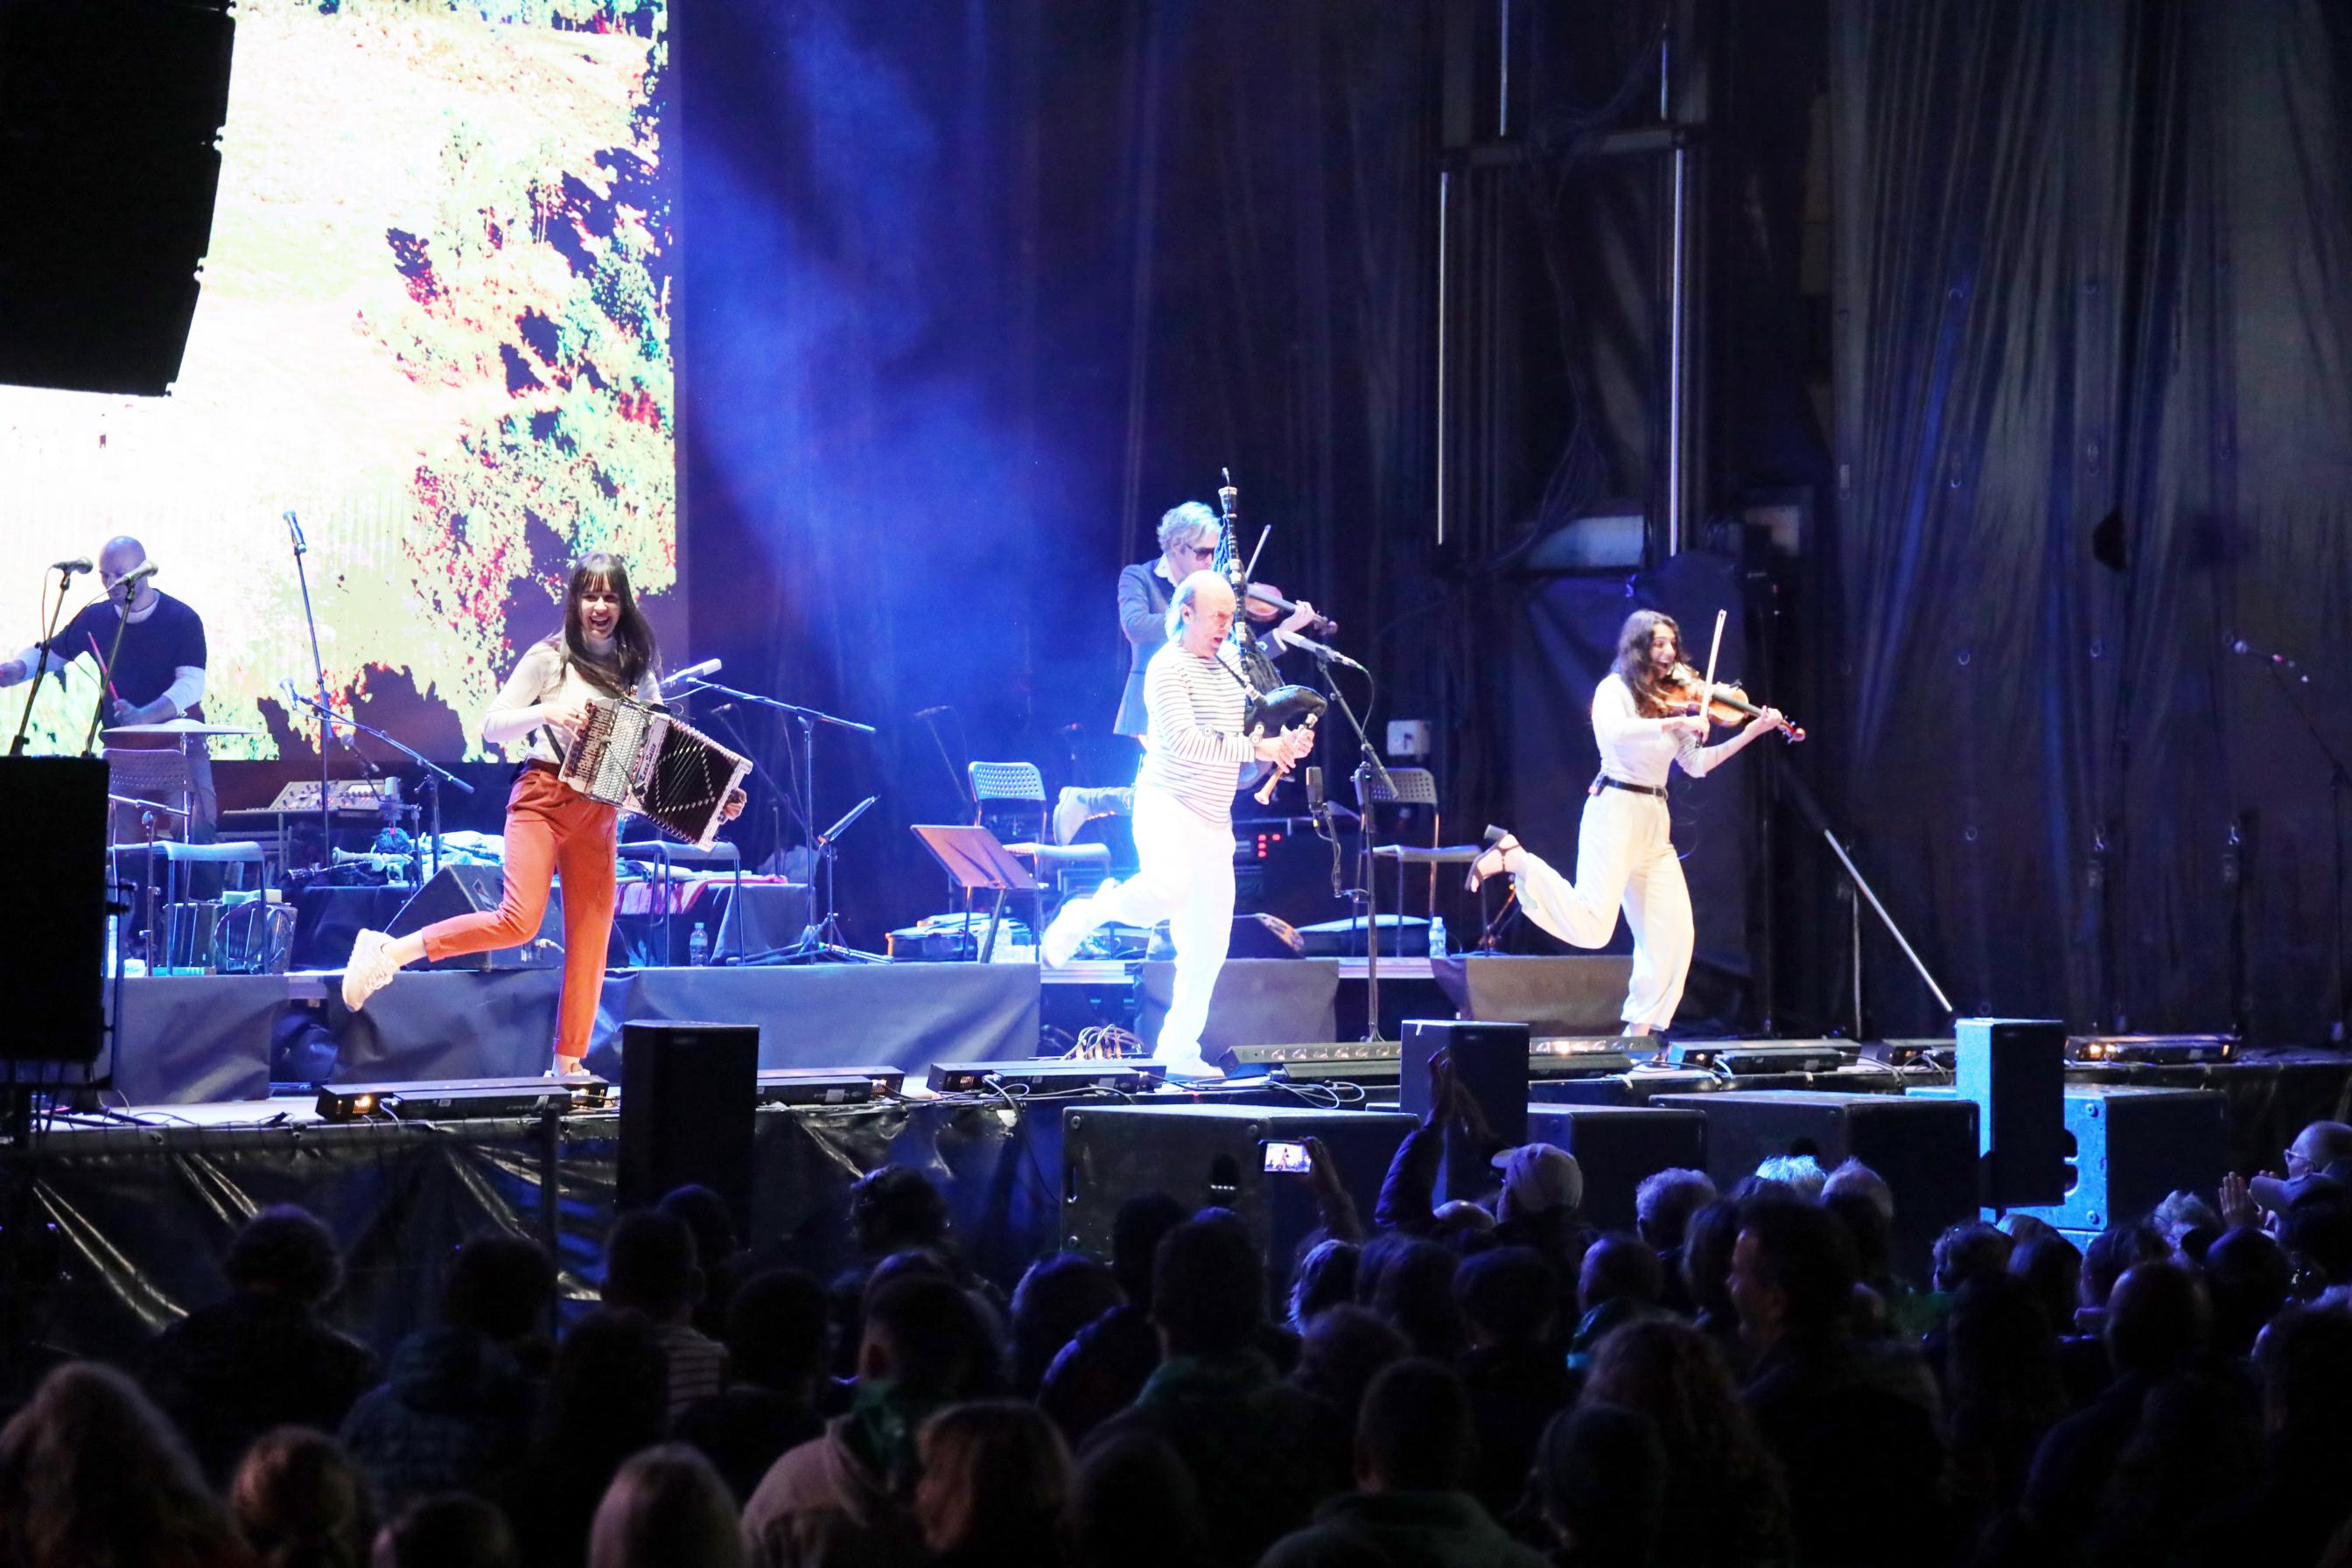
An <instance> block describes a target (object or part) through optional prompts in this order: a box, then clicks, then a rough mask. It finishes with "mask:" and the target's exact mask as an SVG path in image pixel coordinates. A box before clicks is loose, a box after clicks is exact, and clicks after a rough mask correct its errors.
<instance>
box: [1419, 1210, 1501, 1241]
mask: <svg viewBox="0 0 2352 1568" xmlns="http://www.w3.org/2000/svg"><path fill="white" fill-rule="evenodd" d="M1429 1219H1430V1230H1429V1234H1430V1235H1431V1237H1433V1238H1434V1239H1436V1240H1438V1241H1441V1242H1443V1243H1444V1244H1445V1245H1446V1246H1448V1247H1454V1248H1456V1249H1458V1248H1460V1247H1463V1246H1465V1245H1466V1244H1467V1242H1468V1240H1469V1238H1471V1237H1479V1236H1484V1235H1486V1233H1487V1232H1488V1231H1490V1230H1493V1229H1494V1228H1495V1225H1496V1220H1495V1211H1494V1210H1493V1209H1490V1208H1488V1207H1487V1206H1486V1205H1484V1204H1476V1203H1472V1202H1471V1201H1470V1200H1469V1199H1468V1198H1454V1199H1451V1200H1449V1201H1447V1202H1445V1203H1442V1204H1440V1205H1437V1206H1436V1207H1435V1208H1434V1209H1432V1210H1431V1211H1430V1215H1429Z"/></svg>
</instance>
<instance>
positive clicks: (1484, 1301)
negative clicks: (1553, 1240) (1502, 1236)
mask: <svg viewBox="0 0 2352 1568" xmlns="http://www.w3.org/2000/svg"><path fill="white" fill-rule="evenodd" d="M1643 1250H1644V1251H1647V1250H1648V1249H1647V1248H1646V1247H1645V1248H1643ZM1649 1256H1650V1262H1651V1267H1652V1268H1656V1266H1657V1254H1655V1253H1654V1252H1653V1253H1650V1255H1649ZM1591 1267H1592V1255H1591V1253H1587V1254H1585V1268H1587V1269H1588V1270H1589V1269H1590V1268H1591ZM1454 1301H1455V1302H1456V1303H1457V1304H1458V1305H1459V1306H1460V1307H1461V1309H1462V1319H1463V1322H1464V1324H1465V1327H1466V1328H1467V1330H1468V1333H1469V1339H1470V1343H1471V1345H1472V1346H1473V1347H1478V1346H1485V1345H1500V1344H1533V1343H1535V1342H1538V1341H1539V1340H1541V1339H1542V1338H1543V1337H1544V1336H1545V1335H1546V1334H1547V1333H1549V1332H1550V1331H1551V1329H1552V1327H1553V1323H1552V1320H1553V1317H1554V1315H1555V1313H1554V1308H1555V1305H1556V1304H1557V1303H1558V1301H1559V1275H1558V1274H1557V1273H1555V1272H1554V1271H1553V1269H1552V1266H1551V1264H1550V1262H1549V1260H1547V1259H1546V1258H1545V1257H1544V1255H1543V1254H1542V1253H1540V1252H1538V1251H1537V1250H1536V1249H1535V1248H1534V1247H1490V1248H1488V1249H1487V1250H1486V1251H1485V1252H1479V1253H1473V1254H1472V1255H1471V1256H1470V1257H1468V1258H1464V1259H1463V1260H1462V1264H1461V1267H1460V1268H1456V1269H1455V1270H1454Z"/></svg>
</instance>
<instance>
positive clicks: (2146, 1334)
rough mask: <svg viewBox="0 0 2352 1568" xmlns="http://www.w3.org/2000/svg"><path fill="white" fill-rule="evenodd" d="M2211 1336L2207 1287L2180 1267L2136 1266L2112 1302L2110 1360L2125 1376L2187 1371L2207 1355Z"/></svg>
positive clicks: (2109, 1304) (2109, 1301) (2160, 1264)
mask: <svg viewBox="0 0 2352 1568" xmlns="http://www.w3.org/2000/svg"><path fill="white" fill-rule="evenodd" d="M2212 1332H2213V1311H2212V1308H2211V1307H2210V1305H2209V1304H2208V1303H2207V1301H2206V1300H2205V1287H2204V1286H2203V1285H2202V1284H2200V1282H2199V1281H2198V1279H2197V1276H2195V1275H2194V1274H2191V1273H2190V1272H2189V1270H2188V1269H2186V1268H2182V1267H2180V1265H2179V1264H2177V1263H2171V1262H2165V1261H2159V1262H2155V1263H2140V1264H2135V1265H2134V1266H2133V1267H2132V1268H2127V1269H2126V1270H2125V1271H2124V1277H2123V1278H2122V1279H2118V1280H2116V1288H2115V1290H2114V1291H2113V1292H2112V1293H2111V1294H2110V1295H2109V1296H2108V1298H2107V1330H2106V1335H2107V1360H2108V1361H2109V1362H2110V1363H2113V1365H2114V1366H2115V1369H2116V1372H2117V1373H2122V1374H2125V1375H2131V1374H2135V1373H2137V1374H2139V1375H2141V1376H2145V1377H2150V1378H2159V1377H2169V1376H2171V1375H2172V1374H2173V1373H2177V1372H2185V1371H2187V1370H2189V1368H2190V1367H2191V1366H2193V1365H2195V1364H2196V1363H2197V1361H2198V1360H2199V1358H2200V1357H2201V1356H2203V1355H2204V1353H2205V1349H2206V1345H2207V1343H2208V1342H2210V1339H2211V1337H2212Z"/></svg>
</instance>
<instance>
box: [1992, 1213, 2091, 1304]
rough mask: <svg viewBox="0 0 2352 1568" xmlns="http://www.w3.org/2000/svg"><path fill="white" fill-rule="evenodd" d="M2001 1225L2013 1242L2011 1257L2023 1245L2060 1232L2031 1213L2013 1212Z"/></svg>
mask: <svg viewBox="0 0 2352 1568" xmlns="http://www.w3.org/2000/svg"><path fill="white" fill-rule="evenodd" d="M2000 1227H2001V1229H2003V1230H2005V1231H2007V1232H2009V1239H2010V1241H2011V1243H2012V1244H2013V1245H2012V1246H2011V1248H2010V1254H2009V1255H2010V1256H2011V1258H2014V1257H2016V1256H2017V1248H2018V1247H2023V1246H2024V1245H2025V1244H2026V1243H2027V1242H2029V1241H2040V1240H2042V1238H2043V1237H2052V1236H2056V1235H2057V1234H2058V1227H2057V1226H2054V1225H2052V1224H2051V1223H2050V1222H2049V1221H2048V1220H2046V1219H2042V1218H2040V1217H2039V1216H2037V1215H2030V1214H2012V1215H2010V1216H2009V1217H2008V1218H2006V1219H2004V1220H2002V1221H2001V1222H2000ZM2075 1250H2076V1251H2078V1252H2079V1251H2080V1250H2081V1248H2079V1247H2078V1248H2076V1249H2075ZM2068 1310H2070V1311H2071V1310H2073V1309H2072V1308H2071V1307H2070V1308H2069V1309H2068Z"/></svg>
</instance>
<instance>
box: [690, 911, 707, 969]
mask: <svg viewBox="0 0 2352 1568" xmlns="http://www.w3.org/2000/svg"><path fill="white" fill-rule="evenodd" d="M686 961H687V963H690V964H692V965H693V966H694V967H695V968H697V969H699V968H701V967H702V966H703V965H704V964H706V963H709V962H710V933H709V931H705V930H703V929H702V922H701V921H695V922H694V934H693V935H692V936H690V937H688V938H687V939H686Z"/></svg>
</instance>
